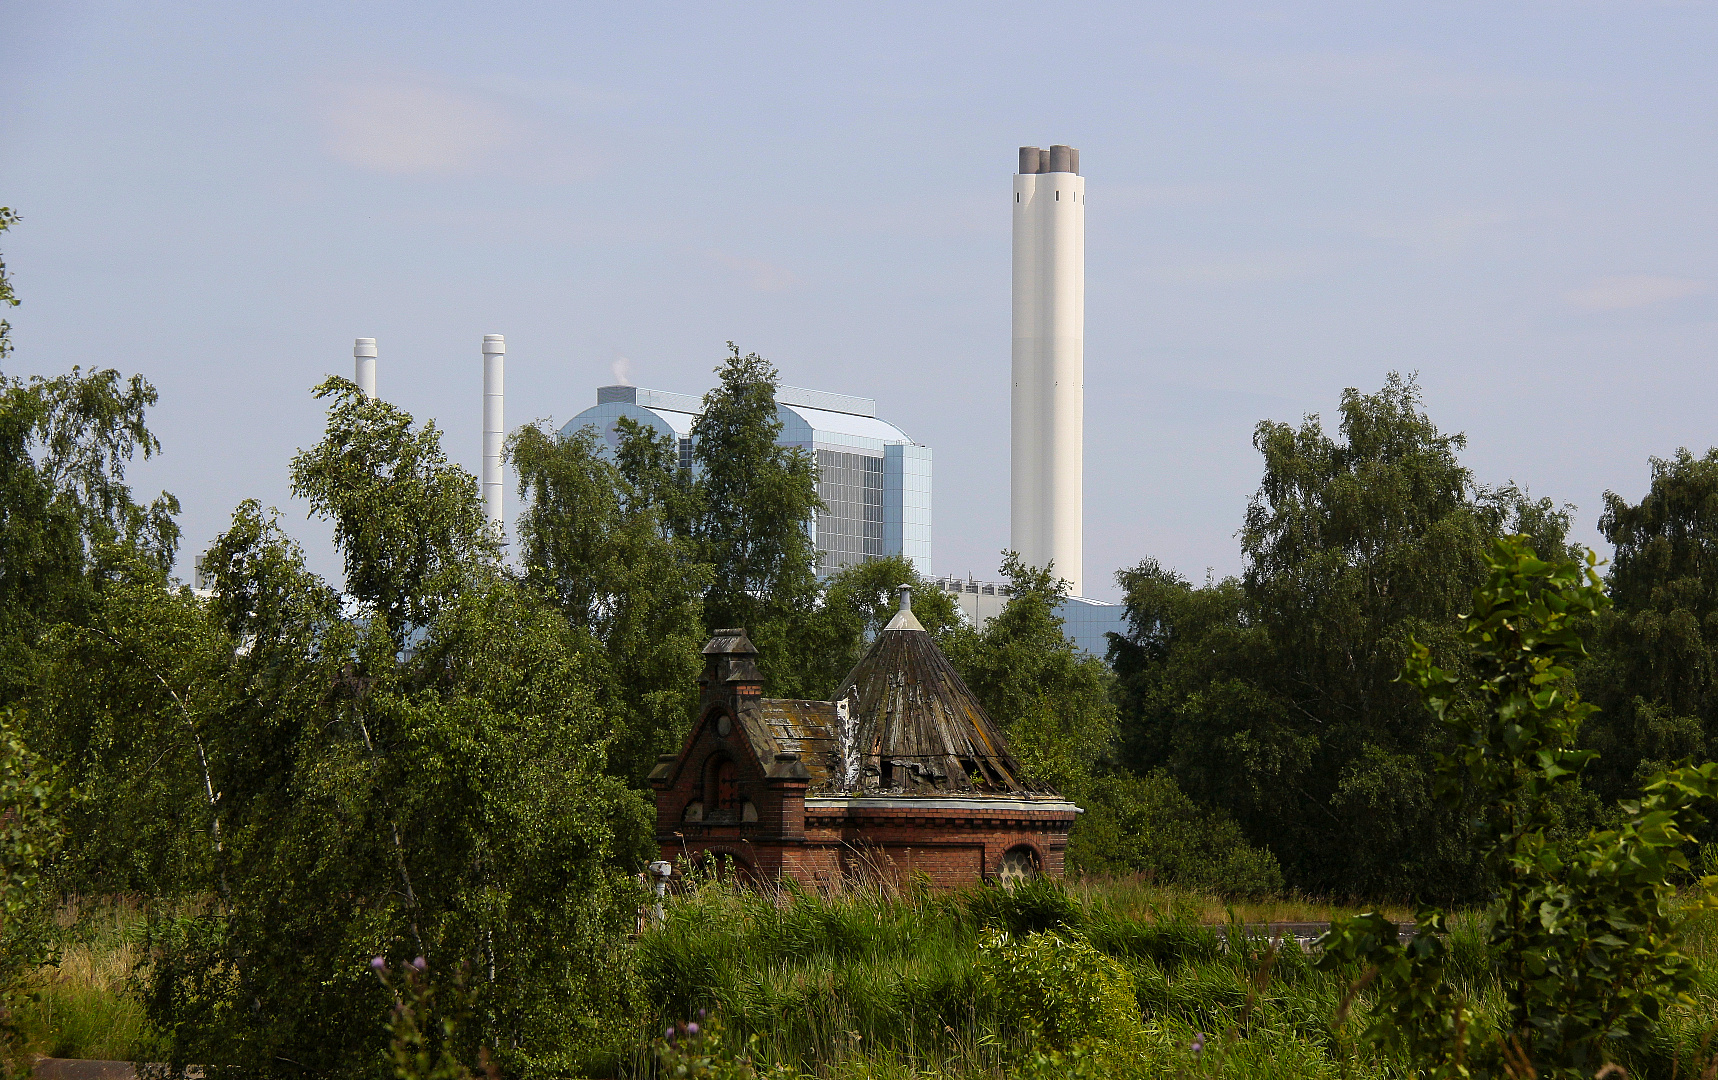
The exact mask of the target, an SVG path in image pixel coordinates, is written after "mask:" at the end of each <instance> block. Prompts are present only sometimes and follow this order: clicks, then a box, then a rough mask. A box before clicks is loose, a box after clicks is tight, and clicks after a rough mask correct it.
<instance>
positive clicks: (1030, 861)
mask: <svg viewBox="0 0 1718 1080" xmlns="http://www.w3.org/2000/svg"><path fill="white" fill-rule="evenodd" d="M1037 876H1038V853H1037V852H1036V851H1033V850H1032V849H1031V848H1029V847H1017V848H1010V849H1008V851H1006V852H1005V853H1003V856H1002V869H1001V871H999V872H998V874H997V877H999V878H1000V879H1001V880H1002V884H1004V885H1009V886H1013V885H1018V884H1020V883H1021V882H1023V881H1030V880H1031V879H1032V878H1035V877H1037Z"/></svg>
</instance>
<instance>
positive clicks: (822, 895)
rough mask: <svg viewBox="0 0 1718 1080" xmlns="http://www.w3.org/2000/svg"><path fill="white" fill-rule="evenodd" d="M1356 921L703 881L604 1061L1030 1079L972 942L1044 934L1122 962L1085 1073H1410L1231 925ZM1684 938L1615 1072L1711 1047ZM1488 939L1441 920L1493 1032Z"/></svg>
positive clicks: (1155, 898) (1101, 884)
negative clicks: (1637, 1044) (1656, 1026)
mask: <svg viewBox="0 0 1718 1080" xmlns="http://www.w3.org/2000/svg"><path fill="white" fill-rule="evenodd" d="M1352 910H1353V909H1350V908H1343V907H1339V906H1335V905H1329V904H1324V903H1321V902H1317V901H1313V900H1307V899H1297V898H1289V899H1286V900H1280V901H1274V902H1261V903H1257V904H1252V905H1240V906H1231V905H1226V904H1224V903H1223V902H1222V901H1218V900H1213V899H1211V898H1209V897H1205V896H1200V895H1197V894H1189V893H1182V892H1176V891H1174V890H1168V889H1162V888H1158V887H1154V886H1151V885H1148V884H1145V883H1141V882H1138V881H1112V882H1105V881H1091V880H1087V881H1082V882H1076V883H1073V884H1072V885H1070V886H1069V888H1068V889H1067V891H1066V892H1062V891H1061V890H1059V889H1056V888H1053V887H1040V888H1037V889H1035V890H1027V891H1023V892H1017V893H1009V892H1006V891H1003V890H998V889H993V888H979V889H973V890H970V891H966V892H959V893H942V894H937V893H932V892H929V891H924V890H914V889H911V888H908V889H903V890H897V891H891V890H889V889H886V888H882V887H874V886H872V887H859V888H847V889H842V888H835V889H826V890H822V891H815V892H814V891H807V890H802V889H798V888H792V887H788V888H776V889H770V888H765V889H743V890H742V889H735V888H732V887H729V886H725V885H722V884H720V883H717V882H709V881H705V882H699V883H696V884H695V885H694V886H693V887H692V888H691V889H690V890H689V891H688V892H687V893H685V894H684V895H682V896H681V897H680V898H679V899H678V900H677V901H676V902H675V903H673V904H671V905H670V907H669V910H668V914H667V918H666V919H665V920H664V921H663V922H662V923H661V924H660V925H657V926H654V927H652V928H650V929H648V930H647V931H646V932H645V933H644V934H642V935H641V937H640V939H639V941H638V945H637V950H636V956H635V960H636V972H637V977H638V979H639V981H640V986H639V989H640V991H641V997H643V998H644V999H645V1000H648V1001H651V1002H653V1003H654V1004H655V1006H656V1011H655V1012H654V1013H653V1015H651V1016H650V1017H648V1019H647V1021H646V1022H645V1023H643V1024H641V1025H640V1028H641V1029H642V1030H641V1031H640V1032H635V1033H633V1034H632V1036H631V1037H633V1038H635V1039H638V1040H639V1042H638V1043H635V1044H634V1046H635V1049H634V1050H633V1052H632V1053H630V1054H621V1055H619V1057H620V1059H621V1060H620V1061H619V1063H618V1064H619V1071H621V1072H623V1073H627V1074H630V1075H635V1076H643V1075H647V1074H648V1073H649V1070H650V1067H651V1064H652V1057H651V1055H650V1054H649V1053H648V1052H647V1051H645V1050H643V1049H641V1048H640V1047H642V1044H643V1043H645V1042H646V1041H647V1039H648V1034H649V1033H650V1032H651V1031H653V1030H654V1031H656V1032H658V1033H659V1032H660V1031H661V1029H662V1027H663V1026H664V1025H665V1024H670V1023H673V1022H675V1021H684V1020H685V1019H687V1018H688V1017H691V1016H694V1015H696V1014H697V1012H698V1010H711V1011H714V1012H715V1013H716V1014H717V1015H719V1016H720V1017H721V1018H722V1020H723V1022H724V1024H725V1025H726V1028H727V1030H728V1032H729V1033H730V1039H731V1041H732V1040H735V1039H737V1040H738V1041H741V1042H744V1041H745V1040H749V1039H753V1038H754V1037H755V1042H753V1043H752V1045H753V1047H754V1049H755V1050H757V1051H758V1052H759V1053H760V1055H761V1056H762V1057H763V1059H764V1060H766V1061H769V1062H772V1063H780V1064H784V1065H786V1066H789V1067H791V1068H792V1069H794V1070H795V1071H798V1072H801V1073H805V1074H810V1075H815V1076H820V1077H831V1078H836V1080H845V1078H848V1077H855V1078H857V1077H882V1076H895V1075H901V1076H906V1075H920V1076H942V1077H979V1076H986V1077H1005V1076H1016V1075H1035V1072H1034V1070H1035V1069H1036V1068H1037V1067H1036V1066H1034V1065H1033V1064H1032V1060H1033V1058H1032V1054H1031V1053H1029V1052H1028V1044H1029V1042H1030V1039H1029V1037H1028V1034H1027V1033H1026V1032H1025V1031H1023V1030H1021V1029H1020V1027H1019V1025H1017V1024H1011V1022H1010V1021H1009V1019H1008V1018H1007V1017H1004V1016H1001V1015H999V1014H998V1011H997V1009H996V1006H995V1004H994V1002H993V1001H992V1000H990V998H989V997H988V996H987V995H986V993H985V992H984V988H983V986H982V985H981V983H982V980H981V979H980V977H979V974H978V959H977V957H978V951H979V942H980V941H981V939H982V938H983V937H984V935H985V934H986V933H988V932H990V931H991V930H993V929H1009V930H1013V931H1015V932H1025V931H1031V930H1040V929H1059V930H1061V931H1062V932H1064V933H1074V934H1078V935H1080V936H1082V937H1083V938H1085V939H1086V940H1087V941H1088V942H1090V943H1091V944H1092V945H1093V946H1094V947H1095V948H1097V949H1098V950H1100V951H1101V952H1102V953H1104V954H1106V955H1108V956H1110V957H1112V958H1113V959H1114V960H1115V961H1117V962H1118V963H1119V964H1121V965H1122V966H1123V967H1124V968H1125V969H1126V971H1127V973H1128V975H1129V976H1130V977H1131V979H1132V981H1133V986H1134V991H1135V995H1136V998H1137V1003H1138V1007H1139V1011H1140V1015H1141V1022H1140V1024H1139V1026H1138V1028H1137V1029H1130V1030H1128V1031H1124V1032H1115V1033H1100V1034H1111V1035H1114V1036H1115V1037H1114V1038H1112V1039H1111V1040H1110V1041H1109V1044H1108V1046H1107V1048H1106V1049H1104V1050H1103V1051H1102V1060H1101V1061H1100V1062H1097V1063H1095V1064H1094V1065H1093V1066H1092V1067H1093V1068H1095V1069H1096V1072H1094V1073H1093V1075H1110V1076H1118V1077H1131V1076H1139V1077H1145V1076H1154V1077H1155V1076H1222V1077H1234V1078H1249V1080H1252V1078H1266V1077H1278V1076H1281V1077H1290V1076H1292V1077H1326V1076H1329V1077H1337V1076H1342V1077H1352V1078H1357V1080H1358V1078H1371V1077H1397V1076H1408V1075H1411V1074H1412V1072H1413V1070H1412V1069H1411V1068H1410V1067H1409V1066H1408V1063H1406V1062H1403V1061H1400V1060H1396V1059H1394V1058H1391V1057H1389V1056H1387V1055H1381V1054H1379V1053H1378V1052H1376V1051H1374V1050H1373V1049H1371V1048H1370V1047H1369V1046H1368V1045H1367V1044H1366V1043H1365V1042H1364V1040H1363V1039H1362V1038H1361V1036H1362V1034H1363V1032H1364V1030H1365V1028H1366V1025H1367V1023H1368V1016H1367V1014H1368V1011H1369V1009H1370V1004H1371V1002H1370V999H1369V997H1368V995H1367V994H1366V993H1365V992H1364V990H1361V991H1359V992H1356V991H1355V989H1354V982H1355V978H1356V975H1357V974H1358V973H1353V972H1351V973H1347V974H1342V975H1338V974H1333V973H1326V972H1320V971H1317V970H1314V968H1313V966H1312V958H1311V957H1309V956H1308V955H1307V953H1306V952H1304V951H1303V950H1302V948H1301V947H1300V946H1299V945H1297V944H1296V943H1295V942H1294V941H1293V939H1288V940H1281V941H1274V940H1271V939H1269V938H1268V937H1262V936H1259V935H1258V934H1257V932H1255V931H1251V930H1248V929H1244V928H1243V924H1269V923H1274V922H1321V921H1327V920H1328V919H1330V918H1332V917H1335V916H1339V915H1343V914H1349V913H1351V912H1352ZM1393 914H1395V915H1397V916H1398V917H1401V918H1404V919H1405V916H1406V913H1405V912H1396V913H1393ZM1686 932H1687V936H1688V941H1689V946H1690V951H1691V952H1692V953H1693V955H1694V956H1695V957H1696V960H1697V963H1698V964H1699V965H1700V972H1701V976H1700V977H1701V979H1702V987H1701V990H1700V993H1699V995H1698V1000H1697V1002H1696V1004H1695V1005H1694V1006H1692V1007H1683V1008H1679V1009H1677V1010H1674V1011H1673V1013H1672V1015H1670V1016H1667V1017H1666V1019H1665V1023H1664V1025H1663V1027H1662V1029H1661V1031H1660V1036H1659V1039H1658V1042H1657V1043H1656V1044H1655V1045H1654V1046H1653V1047H1651V1048H1650V1050H1649V1052H1648V1053H1647V1054H1645V1055H1637V1059H1636V1060H1632V1061H1629V1062H1627V1063H1626V1064H1627V1065H1628V1066H1629V1067H1630V1071H1631V1075H1633V1076H1635V1077H1653V1076H1663V1077H1665V1078H1666V1080H1669V1078H1671V1077H1673V1076H1676V1077H1683V1078H1686V1077H1693V1076H1697V1075H1699V1072H1700V1070H1699V1069H1698V1068H1693V1069H1691V1068H1690V1066H1691V1064H1692V1063H1693V1062H1695V1061H1696V1060H1700V1061H1701V1062H1702V1064H1704V1062H1705V1060H1707V1057H1708V1055H1709V1054H1710V1052H1711V1049H1712V1048H1708V1049H1707V1050H1706V1051H1704V1052H1703V1051H1702V1040H1703V1038H1704V1037H1705V1035H1706V1028H1705V1026H1704V1025H1710V1024H1712V1023H1713V1022H1715V1021H1718V955H1715V951H1718V918H1713V917H1702V918H1700V919H1693V920H1690V922H1689V923H1688V924H1687V927H1686ZM1485 937H1486V927H1485V926H1484V925H1482V923H1481V920H1480V919H1479V918H1478V917H1475V916H1469V917H1467V918H1463V919H1458V920H1456V924H1455V928H1454V932H1453V933H1452V937H1451V941H1450V945H1451V957H1452V960H1451V972H1452V977H1453V978H1454V979H1455V980H1456V981H1457V983H1458V986H1459V988H1460V989H1461V991H1462V992H1463V994H1464V995H1465V996H1466V997H1467V998H1468V999H1469V1000H1470V1001H1471V1002H1472V1003H1473V1004H1474V1006H1475V1009H1476V1011H1477V1013H1478V1015H1479V1019H1480V1022H1481V1023H1483V1024H1486V1025H1495V1024H1496V1023H1497V1021H1498V1019H1499V1018H1500V1017H1501V1016H1502V1015H1503V1013H1504V1001H1503V995H1502V988H1501V986H1500V984H1499V983H1498V981H1497V979H1496V978H1495V976H1494V975H1493V967H1492V961H1491V957H1490V955H1489V953H1488V950H1487V947H1486V944H1485ZM1345 1006H1346V1007H1345ZM641 1036H642V1037H641ZM1201 1036H1202V1037H1201ZM1057 1069H1063V1070H1064V1071H1063V1072H1059V1073H1057V1074H1058V1075H1064V1074H1065V1067H1064V1065H1063V1064H1058V1065H1057V1066H1056V1068H1055V1069H1052V1070H1051V1071H1052V1072H1055V1071H1056V1070H1057Z"/></svg>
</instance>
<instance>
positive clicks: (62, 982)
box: [18, 897, 161, 1061]
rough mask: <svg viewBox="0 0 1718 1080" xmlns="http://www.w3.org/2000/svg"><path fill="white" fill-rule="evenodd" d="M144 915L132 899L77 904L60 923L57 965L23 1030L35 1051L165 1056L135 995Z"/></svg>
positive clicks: (44, 975) (43, 973) (38, 985)
mask: <svg viewBox="0 0 1718 1080" xmlns="http://www.w3.org/2000/svg"><path fill="white" fill-rule="evenodd" d="M143 922H144V915H143V910H142V908H141V907H140V906H139V904H138V903H137V902H136V901H134V900H132V899H130V898H126V897H118V898H102V899H98V900H88V901H83V900H76V899H74V900H72V901H69V902H67V903H66V904H65V905H63V906H62V907H61V909H60V911H59V914H58V917H57V918H56V919H55V923H56V926H57V929H58V931H59V933H58V938H59V952H60V958H59V962H58V963H56V964H52V965H47V966H44V967H43V968H41V969H40V970H39V971H38V972H37V973H36V978H35V979H34V980H33V982H32V985H31V991H32V994H31V999H30V1000H29V1001H28V1002H27V1003H26V1004H25V1005H24V1007H23V1008H21V1009H20V1010H19V1017H18V1022H19V1027H20V1028H21V1029H22V1031H23V1033H24V1038H25V1043H26V1045H27V1046H28V1047H29V1049H30V1050H31V1051H32V1052H33V1053H37V1054H42V1055H45V1056H47V1057H60V1058H86V1059H97V1060H112V1061H139V1060H149V1059H154V1058H157V1057H159V1056H160V1050H161V1039H160V1037H159V1034H158V1033H157V1032H156V1031H155V1030H154V1028H153V1027H152V1026H151V1025H150V1024H149V1021H148V1018H147V1017H146V1016H145V1015H144V1008H143V1002H142V1001H141V1000H140V999H139V998H138V997H137V995H136V994H135V993H134V992H133V977H134V975H136V974H137V972H138V969H139V965H140V964H141V963H142V959H143V946H142V931H143Z"/></svg>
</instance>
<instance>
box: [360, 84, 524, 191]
mask: <svg viewBox="0 0 1718 1080" xmlns="http://www.w3.org/2000/svg"><path fill="white" fill-rule="evenodd" d="M326 120H327V124H328V152H329V153H330V154H332V155H333V156H334V157H335V158H337V159H339V160H340V161H343V162H345V163H346V164H348V165H355V166H357V167H358V168H360V169H369V170H371V171H374V172H382V173H392V174H396V175H410V174H416V173H449V172H460V171H463V170H465V169H468V168H470V167H471V166H473V165H476V164H477V163H478V162H479V161H480V160H481V159H482V157H483V155H484V154H486V153H489V152H490V151H494V150H498V149H500V148H502V147H505V146H507V145H509V144H511V143H513V142H514V141H516V140H517V139H518V138H519V136H520V134H521V132H522V130H523V125H522V124H521V123H520V122H519V121H518V120H516V119H514V118H513V117H512V116H510V115H509V114H507V113H506V112H504V111H502V110H501V109H499V108H497V107H495V106H494V105H491V104H489V103H487V102H485V101H482V100H480V99H478V98H475V97H472V96H470V95H467V94H461V93H458V92H455V91H453V90H448V89H444V88H441V87H435V86H428V85H424V84H421V83H412V82H404V81H388V82H367V83H352V84H347V85H344V86H340V87H337V88H336V89H335V91H334V93H333V94H332V95H331V101H330V105H329V108H328V112H327V115H326Z"/></svg>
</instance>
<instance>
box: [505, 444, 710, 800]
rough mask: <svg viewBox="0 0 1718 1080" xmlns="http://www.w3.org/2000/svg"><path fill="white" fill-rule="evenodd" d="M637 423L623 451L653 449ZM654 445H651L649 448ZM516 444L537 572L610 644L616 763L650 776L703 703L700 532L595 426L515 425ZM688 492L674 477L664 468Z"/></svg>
mask: <svg viewBox="0 0 1718 1080" xmlns="http://www.w3.org/2000/svg"><path fill="white" fill-rule="evenodd" d="M640 438H648V433H646V432H644V430H643V429H641V428H636V427H635V428H634V429H633V430H632V431H630V432H628V433H627V435H626V438H625V440H624V441H623V445H622V452H623V457H624V456H625V455H628V454H630V455H632V456H634V457H640V456H643V454H642V453H641V452H640V448H638V447H637V446H635V445H634V442H635V440H637V439H640ZM644 449H645V450H646V451H648V449H649V448H648V447H646V448H644ZM508 452H509V454H510V456H511V459H512V462H513V465H514V467H515V468H516V469H517V471H518V474H519V494H520V496H521V498H523V499H524V500H525V511H524V513H523V514H522V515H521V516H520V519H519V540H520V548H521V550H520V554H521V557H522V559H523V562H524V564H525V568H526V578H527V581H529V582H530V583H531V584H532V585H534V586H538V587H541V588H542V589H544V590H545V592H546V593H547V594H548V595H550V596H553V597H554V599H555V604H556V606H557V607H559V608H560V610H561V613H562V614H563V615H565V616H566V618H567V620H568V621H569V622H570V623H571V624H572V625H574V626H577V627H581V628H584V629H585V630H588V631H589V632H590V633H592V634H594V635H595V636H596V638H597V639H598V640H599V641H601V642H602V645H603V650H604V653H605V654H606V657H607V660H608V664H609V666H610V669H611V672H612V677H611V679H610V680H609V683H610V685H612V687H613V690H614V693H613V695H612V698H611V700H610V701H609V702H608V703H607V706H608V709H609V711H610V713H611V714H612V715H615V716H616V717H617V718H620V717H624V719H621V720H620V722H619V723H618V725H617V727H618V731H617V733H616V739H615V743H614V745H613V746H612V747H611V750H610V758H609V760H610V764H611V767H612V768H614V769H615V770H616V771H617V772H618V773H619V774H620V775H623V776H627V777H629V778H631V779H632V780H633V782H634V783H639V784H642V782H643V780H644V777H645V775H646V774H647V773H648V772H649V771H650V768H651V767H652V765H653V764H654V763H655V758H656V755H657V754H659V753H664V752H669V751H673V750H676V749H678V748H679V742H680V739H681V738H682V737H683V736H684V735H685V732H686V728H687V725H688V724H689V723H690V722H691V715H692V707H693V705H694V704H695V703H696V694H697V689H696V680H697V677H698V672H699V671H700V670H702V663H701V661H700V659H699V653H698V650H699V648H700V647H702V645H703V644H704V641H705V640H706V638H705V634H704V624H703V595H702V594H703V591H704V589H705V588H706V587H707V586H708V584H709V582H710V577H711V575H710V568H709V566H708V565H707V564H704V563H701V562H698V561H697V558H696V555H697V552H696V549H695V548H694V547H693V545H692V543H691V541H690V539H688V538H686V537H684V536H681V535H675V534H674V530H673V529H672V528H671V527H670V524H669V522H668V520H667V519H668V515H669V513H670V512H671V510H672V508H671V507H670V506H669V505H667V500H666V498H665V496H664V493H663V491H661V490H660V489H657V488H655V487H653V486H652V485H651V483H650V480H649V478H641V479H640V480H639V481H636V482H635V481H634V480H632V479H629V478H628V477H627V475H626V474H625V472H623V470H622V468H621V467H620V466H618V465H616V464H615V463H614V462H612V461H610V460H609V459H608V458H607V457H605V456H604V455H603V454H602V453H601V452H600V451H599V449H598V445H597V436H596V433H595V432H594V431H592V430H591V429H589V428H587V429H585V430H584V431H580V432H576V433H574V434H571V435H565V436H561V435H556V434H554V433H553V432H551V431H550V430H548V429H547V428H546V427H540V426H532V427H525V428H521V429H520V430H519V431H517V432H515V433H514V434H513V436H512V437H511V439H510V440H509V442H508ZM663 479H664V480H665V482H667V483H669V484H670V485H671V488H672V489H673V490H678V484H677V483H675V482H674V481H673V478H672V477H668V478H663Z"/></svg>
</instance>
